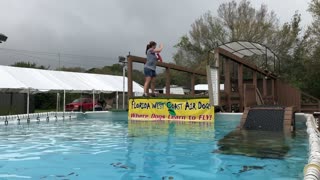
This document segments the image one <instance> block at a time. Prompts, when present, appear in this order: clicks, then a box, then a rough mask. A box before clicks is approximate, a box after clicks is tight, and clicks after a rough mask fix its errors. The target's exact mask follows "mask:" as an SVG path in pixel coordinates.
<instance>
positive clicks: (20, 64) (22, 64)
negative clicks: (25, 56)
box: [11, 61, 50, 69]
mask: <svg viewBox="0 0 320 180" xmlns="http://www.w3.org/2000/svg"><path fill="white" fill-rule="evenodd" d="M11 66H14V67H24V68H34V69H49V68H50V66H48V67H45V66H43V65H37V64H36V63H31V62H23V61H20V62H15V63H14V64H12V65H11Z"/></svg>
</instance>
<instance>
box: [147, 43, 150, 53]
mask: <svg viewBox="0 0 320 180" xmlns="http://www.w3.org/2000/svg"><path fill="white" fill-rule="evenodd" d="M149 49H150V44H148V45H147V48H146V54H147V53H148V50H149Z"/></svg>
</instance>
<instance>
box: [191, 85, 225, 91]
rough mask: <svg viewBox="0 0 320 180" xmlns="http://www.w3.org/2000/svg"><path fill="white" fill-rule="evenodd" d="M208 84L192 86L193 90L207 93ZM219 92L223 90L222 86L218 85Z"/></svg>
mask: <svg viewBox="0 0 320 180" xmlns="http://www.w3.org/2000/svg"><path fill="white" fill-rule="evenodd" d="M208 89H209V88H208V84H197V85H195V86H194V90H196V91H208ZM220 90H221V91H223V90H224V84H220Z"/></svg>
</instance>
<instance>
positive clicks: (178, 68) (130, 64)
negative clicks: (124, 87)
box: [127, 55, 207, 98]
mask: <svg viewBox="0 0 320 180" xmlns="http://www.w3.org/2000/svg"><path fill="white" fill-rule="evenodd" d="M127 60H128V97H129V98H132V97H133V79H132V72H133V63H140V64H145V63H146V61H147V59H146V58H143V57H138V56H131V55H129V56H128V57H127ZM157 66H158V67H163V68H165V69H166V70H165V73H166V96H170V79H171V77H170V71H171V70H176V71H180V72H185V73H189V74H190V75H191V80H190V81H191V96H194V95H195V89H194V86H195V77H196V76H203V77H206V76H207V73H206V72H203V71H196V70H192V69H189V68H186V67H182V66H178V65H175V64H170V63H164V62H157Z"/></svg>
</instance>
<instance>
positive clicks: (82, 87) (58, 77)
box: [0, 66, 143, 93]
mask: <svg viewBox="0 0 320 180" xmlns="http://www.w3.org/2000/svg"><path fill="white" fill-rule="evenodd" d="M127 84H128V83H127V78H126V77H125V91H126V92H127V89H128V88H127ZM0 91H2V92H17V91H18V92H28V91H31V92H41V91H67V92H92V91H95V92H121V91H123V77H122V76H113V75H100V74H88V73H75V72H64V71H52V70H41V69H31V68H19V67H11V66H0ZM133 92H136V93H142V92H143V87H142V86H141V85H139V84H138V83H136V82H133Z"/></svg>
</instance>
